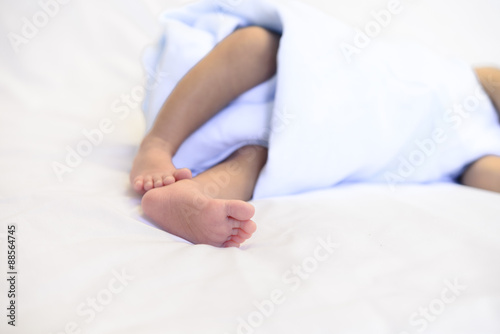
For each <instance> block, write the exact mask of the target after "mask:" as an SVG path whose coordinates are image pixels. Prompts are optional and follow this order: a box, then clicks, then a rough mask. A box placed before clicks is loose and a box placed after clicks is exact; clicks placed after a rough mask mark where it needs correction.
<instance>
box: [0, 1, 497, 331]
mask: <svg viewBox="0 0 500 334" xmlns="http://www.w3.org/2000/svg"><path fill="white" fill-rule="evenodd" d="M187 2H189V1H176V2H172V1H153V0H149V1H145V2H139V1H127V2H120V1H118V0H114V1H107V2H83V1H76V0H74V1H70V2H68V3H67V4H65V5H60V8H59V11H58V12H57V13H56V14H55V15H54V17H51V18H50V20H49V22H48V23H47V25H46V26H45V27H43V28H41V29H40V31H39V32H38V34H37V35H36V36H35V37H33V39H31V40H30V41H29V43H27V44H23V45H21V46H20V48H19V52H18V53H14V52H13V50H12V48H11V46H10V43H9V40H8V39H7V38H3V39H0V49H1V50H2V52H1V53H0V73H1V75H0V101H1V106H2V111H1V112H0V157H1V158H0V205H1V207H0V209H1V210H0V221H1V224H0V240H1V245H0V249H1V251H0V252H1V253H0V258H1V259H2V260H1V262H0V272H1V274H2V277H4V275H5V276H6V273H7V267H6V261H5V260H6V247H5V246H6V238H7V234H6V231H7V226H8V225H11V224H16V225H17V227H18V232H17V244H18V251H19V252H18V257H17V263H18V285H17V290H18V293H19V294H18V297H17V306H18V309H17V326H16V328H13V327H11V326H8V325H7V318H6V317H5V315H6V310H5V308H6V306H5V307H4V306H2V309H3V310H4V311H2V312H3V313H5V314H3V313H2V314H0V315H1V318H2V319H3V320H2V321H1V322H0V332H2V333H54V334H55V333H65V332H66V333H72V332H75V333H78V330H80V331H81V333H92V334H94V333H95V334H99V333H239V332H240V333H303V332H306V331H308V332H310V333H397V334H402V333H411V334H413V333H419V332H425V333H492V334H493V333H500V266H499V265H498V264H499V263H500V224H499V222H500V219H499V217H500V205H499V203H500V196H499V195H497V194H493V193H489V192H484V191H479V190H474V189H469V188H465V187H461V186H457V185H445V184H443V185H432V186H411V187H398V188H397V190H396V191H392V190H391V189H390V188H389V187H388V186H386V185H349V186H347V185H346V186H342V187H338V188H335V189H330V190H325V191H318V192H314V193H309V194H303V195H299V196H293V197H284V198H274V199H267V200H260V201H255V202H254V204H255V206H256V208H257V214H256V217H255V220H256V221H257V223H258V231H257V232H256V234H255V235H254V237H253V238H252V239H251V240H250V241H249V242H247V243H246V244H245V245H244V246H243V247H242V248H241V249H216V248H213V247H209V246H192V245H190V244H188V243H186V242H184V241H182V240H180V239H178V238H175V237H173V236H171V235H169V234H167V233H165V232H163V231H160V230H158V229H156V228H154V227H151V226H149V225H148V224H147V220H146V219H145V218H144V217H142V216H141V213H140V206H139V204H140V198H139V197H138V196H136V195H134V194H133V193H132V192H131V191H130V190H129V188H128V187H129V186H128V171H129V169H130V166H131V160H132V158H133V155H134V153H135V151H136V149H137V144H138V143H139V141H140V138H141V136H142V134H143V131H144V120H143V118H142V115H141V113H140V110H139V103H137V105H134V106H131V107H127V108H123V107H124V106H125V105H126V104H125V102H123V101H124V100H125V99H126V98H127V97H126V96H125V95H122V94H131V93H132V92H133V91H134V88H136V87H138V86H141V85H143V73H142V69H141V65H140V58H141V54H142V51H143V49H144V48H145V47H146V46H147V45H150V44H151V43H153V42H154V41H155V38H156V37H157V35H158V33H159V27H158V25H157V24H156V20H155V18H156V16H157V15H158V14H159V12H160V10H162V9H164V8H167V7H175V6H179V5H181V4H183V3H187ZM231 3H233V4H236V3H237V2H234V1H232V2H231ZM309 3H311V4H314V5H315V6H317V7H319V8H321V9H323V10H325V11H326V12H328V13H331V14H335V15H336V16H337V17H339V18H341V19H344V20H346V21H348V22H350V23H352V24H354V25H357V26H362V25H364V24H365V23H366V22H367V21H368V20H370V19H371V17H370V11H372V10H380V9H382V8H383V7H384V6H386V5H387V3H388V2H386V1H361V0H359V1H352V2H350V3H349V4H346V3H343V2H341V1H333V2H330V1H328V2H327V1H314V2H313V1H311V2H309ZM401 3H402V4H403V5H404V8H405V10H404V11H403V12H402V13H401V14H400V15H399V16H398V17H395V18H394V20H393V22H391V24H390V25H389V26H388V27H387V28H386V30H384V32H383V36H385V37H390V38H401V37H407V36H410V37H411V38H415V39H417V40H420V41H421V42H423V43H425V44H427V45H428V46H430V47H432V48H434V49H435V50H437V51H439V52H443V53H455V54H456V53H458V54H459V55H461V56H462V57H463V58H465V59H466V60H468V61H470V62H471V63H477V64H497V65H500V45H498V42H497V41H498V38H497V34H496V32H498V31H500V22H498V21H497V15H496V13H498V12H499V10H500V5H499V3H498V2H496V1H493V0H482V1H477V2H474V3H469V2H466V1H463V0H462V1H451V0H446V1H440V2H439V3H438V4H436V3H433V2H432V1H419V2H415V1H402V2H401ZM38 11H40V4H39V3H37V2H36V1H26V2H22V3H21V2H19V3H14V2H2V3H1V4H0V20H1V21H0V22H1V26H0V27H1V28H0V29H1V30H0V34H1V35H2V36H8V35H7V34H8V33H9V32H19V31H20V30H21V28H22V24H23V23H22V22H23V21H22V18H23V17H27V18H31V17H32V16H33V15H34V14H36V13H37V12H38ZM385 37H384V38H385ZM132 102H135V101H132ZM113 106H114V107H115V109H114V107H113ZM116 107H122V109H119V110H118V109H116ZM115 111H117V112H115ZM103 119H109V120H110V121H111V122H112V124H113V125H114V128H113V130H112V131H111V132H110V133H108V134H106V135H105V136H104V137H103V142H102V143H101V144H99V145H97V146H96V147H93V148H92V151H91V153H90V154H89V155H88V156H87V157H85V159H84V160H83V161H82V163H81V164H80V165H78V166H77V167H75V168H74V170H73V171H72V172H69V173H66V174H63V175H62V182H60V180H59V179H58V177H57V176H56V174H55V173H54V171H53V162H54V161H56V162H61V163H63V162H64V160H65V158H66V155H67V152H68V151H67V146H69V147H71V148H75V147H76V146H77V145H78V143H80V142H81V141H82V140H83V139H85V136H84V135H83V134H82V130H84V129H87V130H91V129H94V128H96V127H98V126H99V124H100V123H101V122H102V121H103ZM328 238H330V240H331V242H333V243H334V244H335V245H334V246H332V247H333V250H332V253H331V254H330V253H327V252H325V251H321V250H319V248H318V247H320V246H321V245H322V244H324V243H325V242H326V241H327V240H328ZM319 240H323V241H321V242H320V241H319ZM315 253H316V257H315ZM293 266H298V268H299V269H301V270H302V271H303V272H304V273H302V274H300V273H298V272H297V274H294V273H293V271H292V270H293V268H294V267H293ZM295 268H297V267H295ZM302 268H303V269H302ZM296 270H298V269H296ZM307 270H308V271H310V272H309V273H307V272H306V271H307ZM120 273H126V274H120ZM306 274H307V278H306V277H305V276H306ZM298 275H302V277H303V278H300V277H299V276H298ZM132 277H133V278H132ZM120 279H121V280H120ZM450 285H454V286H455V288H454V289H455V290H453V289H450V288H449V286H450ZM293 288H296V289H295V290H294V289H293ZM446 289H447V290H446ZM7 291H8V286H7V282H6V279H3V278H2V280H0V304H1V305H6V303H7V297H6V294H7ZM280 292H281V295H280ZM443 292H444V294H443ZM93 298H95V299H96V302H95V303H97V304H96V305H94V306H95V309H93V308H92V306H91V304H92V300H93ZM270 299H273V300H275V302H274V303H273V304H272V306H270V305H271V304H270V302H263V301H264V300H270ZM452 299H453V301H451V300H452ZM257 305H259V306H257ZM262 305H264V307H265V308H264V309H262ZM92 310H94V311H92ZM426 310H428V311H427V312H430V313H429V315H424V313H423V312H425V311H426ZM438 313H439V314H438ZM92 316H93V317H92ZM426 317H427V318H426ZM424 327H425V329H424Z"/></svg>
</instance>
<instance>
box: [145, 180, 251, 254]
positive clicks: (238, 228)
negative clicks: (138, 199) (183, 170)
mask: <svg viewBox="0 0 500 334" xmlns="http://www.w3.org/2000/svg"><path fill="white" fill-rule="evenodd" d="M142 209H143V211H144V213H145V214H146V215H147V216H148V217H149V218H151V219H152V220H153V221H154V222H155V223H156V225H157V226H159V227H160V228H162V229H163V230H165V231H167V232H169V233H172V234H174V235H177V236H179V237H181V238H184V239H186V240H188V241H190V242H192V243H194V244H206V245H212V246H216V247H239V246H240V244H242V243H243V242H244V241H245V240H247V239H248V238H250V237H251V236H252V233H254V232H255V230H256V225H255V223H254V222H253V221H252V220H251V218H252V216H253V215H254V213H255V209H254V207H253V206H252V205H251V204H249V203H247V202H243V201H239V200H223V199H215V198H212V197H210V196H208V195H206V194H204V193H203V186H202V185H200V184H199V183H197V182H196V181H195V179H192V180H182V181H180V182H176V183H175V184H173V185H171V186H168V187H164V188H160V189H154V190H152V191H148V192H147V193H146V195H144V197H143V198H142Z"/></svg>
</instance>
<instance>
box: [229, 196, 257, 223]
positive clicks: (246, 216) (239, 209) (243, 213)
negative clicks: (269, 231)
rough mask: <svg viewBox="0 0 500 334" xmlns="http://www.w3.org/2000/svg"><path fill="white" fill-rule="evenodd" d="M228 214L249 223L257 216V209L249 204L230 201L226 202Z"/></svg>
mask: <svg viewBox="0 0 500 334" xmlns="http://www.w3.org/2000/svg"><path fill="white" fill-rule="evenodd" d="M226 213H227V216H228V217H231V218H234V219H236V220H239V221H247V220H250V219H251V218H252V217H253V215H254V214H255V208H254V207H253V205H252V204H250V203H247V202H243V201H239V200H229V201H226Z"/></svg>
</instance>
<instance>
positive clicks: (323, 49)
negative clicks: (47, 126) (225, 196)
mask: <svg viewBox="0 0 500 334" xmlns="http://www.w3.org/2000/svg"><path fill="white" fill-rule="evenodd" d="M161 20H162V22H163V23H164V27H165V30H164V34H163V37H162V39H161V41H160V42H159V43H158V45H157V46H156V47H154V48H151V49H150V50H149V51H148V52H147V53H146V56H145V65H146V69H147V71H148V73H151V74H152V75H151V78H150V80H151V81H150V84H151V87H153V88H152V91H151V92H150V94H149V96H148V98H147V100H146V103H145V108H144V109H145V115H146V119H147V121H148V124H149V126H150V125H151V124H152V122H153V121H154V118H155V116H156V113H157V112H158V110H159V109H160V107H161V105H162V104H163V102H164V101H165V99H166V98H167V97H168V95H169V94H170V92H171V91H172V89H173V88H174V87H175V85H176V83H177V82H178V81H179V80H180V79H181V78H182V77H183V76H184V75H185V74H186V72H187V71H189V69H190V68H192V67H193V66H194V65H195V64H196V63H197V62H198V61H199V60H200V59H201V58H203V57H204V56H205V55H206V54H207V53H208V52H210V50H211V49H212V48H213V47H214V46H215V45H216V44H217V43H218V42H220V41H221V40H222V39H223V38H225V37H226V36H227V35H229V34H230V33H231V32H232V31H234V30H235V29H237V28H240V27H244V26H249V25H259V26H262V27H265V28H267V29H270V30H274V31H277V32H280V33H282V38H281V43H280V49H279V53H278V71H277V74H276V76H275V78H273V79H271V80H269V81H268V82H265V83H263V84H261V85H260V86H258V87H255V88H254V89H252V90H250V91H249V92H247V93H246V94H244V95H242V96H241V97H240V98H238V99H237V100H235V101H234V102H233V103H232V104H231V105H229V106H228V107H227V108H226V109H224V110H222V111H221V112H220V113H219V114H218V115H217V116H216V117H214V118H213V119H211V120H210V121H209V122H208V123H206V124H205V125H204V126H203V127H202V128H200V129H199V130H198V131H196V132H195V133H194V134H193V135H192V136H191V137H189V138H188V140H187V141H186V142H185V143H184V144H183V145H182V146H181V148H180V149H179V151H178V153H177V155H176V156H175V157H174V163H175V164H176V166H178V167H188V168H191V169H192V170H193V172H194V173H195V174H196V173H199V172H202V171H204V170H206V169H207V168H209V167H211V166H213V165H214V164H216V163H218V162H220V161H222V160H223V159H225V158H226V157H227V156H228V155H230V154H231V153H232V152H233V151H234V150H236V149H238V148H239V147H242V146H244V145H248V144H258V145H263V146H268V147H269V158H268V162H267V164H266V166H265V167H264V169H263V171H262V173H261V175H260V177H259V180H258V183H257V186H256V189H255V193H254V198H263V197H269V196H278V195H288V194H295V193H300V192H304V191H309V190H315V189H322V188H327V187H331V186H334V185H337V184H340V183H346V182H383V183H386V184H387V185H388V186H389V187H390V188H392V189H394V188H395V187H396V186H397V185H398V184H402V183H408V182H411V183H428V182H442V181H452V180H454V179H455V178H456V177H457V176H459V175H460V173H461V172H462V171H463V169H464V167H465V166H467V165H468V164H469V163H471V162H472V161H474V160H476V159H478V158H480V157H482V156H484V155H488V154H496V155H500V126H499V123H498V116H497V115H496V112H495V109H494V107H493V105H492V103H491V102H490V100H489V99H488V97H487V95H486V94H485V92H484V91H483V89H482V87H481V85H480V84H479V82H478V80H477V78H476V77H475V74H474V72H473V70H472V69H471V67H470V66H469V65H468V64H466V63H464V62H462V61H460V60H458V59H447V58H443V57H440V56H438V55H435V54H433V53H432V52H430V51H428V50H426V49H425V48H422V47H420V46H417V45H414V44H412V43H408V42H401V43H397V44H394V43H388V42H385V41H383V40H382V39H373V40H371V42H370V43H368V44H366V43H365V44H364V45H363V47H362V48H361V47H360V45H359V43H358V44H356V38H358V39H359V38H360V37H359V36H360V32H359V31H356V30H353V29H352V28H350V27H349V26H347V25H345V24H343V23H342V22H339V21H338V20H336V19H334V18H332V17H329V16H326V15H325V14H323V13H321V12H319V11H317V10H315V9H313V8H311V7H308V6H306V5H305V4H303V3H301V2H298V1H288V2H286V3H283V4H278V3H273V2H269V1H263V0H252V1H242V0H234V1H220V0H219V1H216V0H207V1H201V2H200V3H196V4H193V5H190V6H187V7H185V8H182V9H179V10H176V11H171V12H168V13H165V14H164V15H163V16H162V18H161ZM358 42H359V41H358Z"/></svg>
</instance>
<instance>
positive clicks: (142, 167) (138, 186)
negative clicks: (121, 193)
mask: <svg viewBox="0 0 500 334" xmlns="http://www.w3.org/2000/svg"><path fill="white" fill-rule="evenodd" d="M191 177H192V176H191V171H190V170H189V169H187V168H182V169H177V168H175V166H174V165H173V163H172V156H171V154H170V152H169V151H168V150H167V149H166V147H165V142H164V141H162V140H161V139H159V138H155V137H146V138H144V140H143V142H142V143H141V146H140V148H139V152H137V155H136V157H135V159H134V164H133V166H132V171H131V172H130V183H131V184H132V187H133V188H134V190H135V191H136V192H138V193H140V194H143V193H145V192H147V191H149V190H151V189H153V188H159V187H163V186H168V185H170V184H172V183H174V182H176V181H179V180H184V179H190V178H191Z"/></svg>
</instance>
